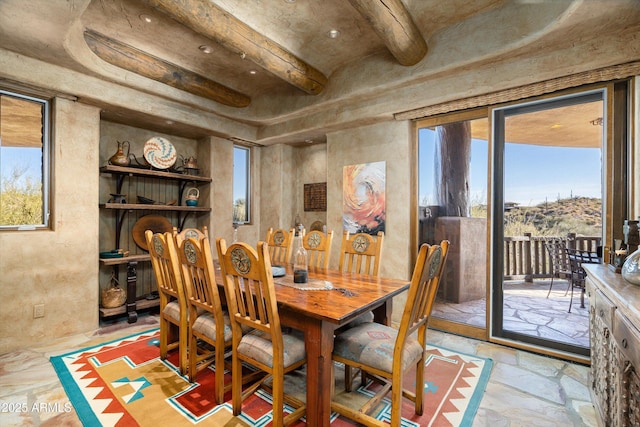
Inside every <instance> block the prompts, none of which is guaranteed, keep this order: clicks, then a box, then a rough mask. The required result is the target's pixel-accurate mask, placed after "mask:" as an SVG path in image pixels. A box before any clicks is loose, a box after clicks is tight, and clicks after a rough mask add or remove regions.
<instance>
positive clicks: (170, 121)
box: [165, 120, 173, 125]
mask: <svg viewBox="0 0 640 427" xmlns="http://www.w3.org/2000/svg"><path fill="white" fill-rule="evenodd" d="M165 123H166V124H168V125H172V124H173V120H167V121H166V122H165Z"/></svg>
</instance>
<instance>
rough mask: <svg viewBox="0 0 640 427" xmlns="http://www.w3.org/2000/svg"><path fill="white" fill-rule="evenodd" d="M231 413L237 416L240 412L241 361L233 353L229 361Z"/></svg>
mask: <svg viewBox="0 0 640 427" xmlns="http://www.w3.org/2000/svg"><path fill="white" fill-rule="evenodd" d="M231 376H232V380H231V381H232V382H233V386H232V391H231V394H232V396H233V398H232V400H233V415H235V416H238V415H240V413H241V412H242V363H240V359H238V357H237V356H236V354H235V353H234V354H233V356H232V361H231Z"/></svg>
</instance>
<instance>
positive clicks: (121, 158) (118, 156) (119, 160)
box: [109, 141, 130, 166]
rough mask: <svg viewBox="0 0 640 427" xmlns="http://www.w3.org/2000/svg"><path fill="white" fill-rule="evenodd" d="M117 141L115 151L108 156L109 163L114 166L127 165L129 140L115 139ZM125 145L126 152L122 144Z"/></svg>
mask: <svg viewBox="0 0 640 427" xmlns="http://www.w3.org/2000/svg"><path fill="white" fill-rule="evenodd" d="M116 142H117V143H118V150H117V151H116V153H115V154H114V155H113V156H111V157H109V164H112V165H116V166H129V162H130V160H129V148H130V144H129V141H116ZM125 144H126V146H127V153H126V154H125V152H124V146H125Z"/></svg>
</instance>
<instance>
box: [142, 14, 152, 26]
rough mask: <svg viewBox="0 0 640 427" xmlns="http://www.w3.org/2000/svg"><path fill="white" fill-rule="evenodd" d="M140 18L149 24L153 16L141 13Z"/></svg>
mask: <svg viewBox="0 0 640 427" xmlns="http://www.w3.org/2000/svg"><path fill="white" fill-rule="evenodd" d="M140 20H141V21H142V22H145V23H147V24H150V23H152V22H153V18H152V17H151V16H149V15H147V14H144V13H143V14H142V15H140Z"/></svg>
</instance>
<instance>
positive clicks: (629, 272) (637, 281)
mask: <svg viewBox="0 0 640 427" xmlns="http://www.w3.org/2000/svg"><path fill="white" fill-rule="evenodd" d="M621 273H622V278H623V279H624V280H626V281H627V282H629V283H631V284H632V285H637V286H640V248H639V249H638V250H636V251H635V252H633V253H632V254H631V255H629V256H628V257H627V259H626V260H625V262H624V264H622V271H621Z"/></svg>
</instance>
